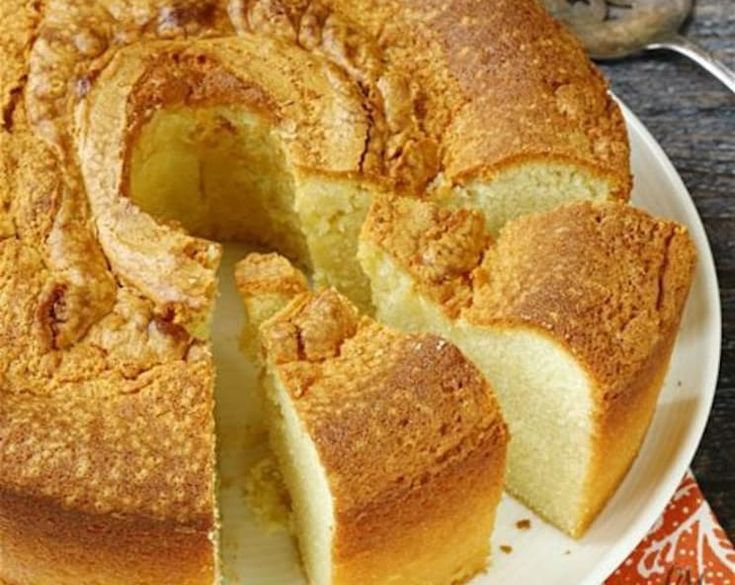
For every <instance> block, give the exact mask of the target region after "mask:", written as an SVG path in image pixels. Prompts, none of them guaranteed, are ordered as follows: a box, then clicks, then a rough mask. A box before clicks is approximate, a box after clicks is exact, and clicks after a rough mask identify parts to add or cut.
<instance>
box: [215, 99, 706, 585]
mask: <svg viewBox="0 0 735 585" xmlns="http://www.w3.org/2000/svg"><path fill="white" fill-rule="evenodd" d="M623 110H624V113H625V118H626V121H627V124H628V131H629V134H630V142H631V146H632V165H633V173H634V175H635V189H634V192H633V203H634V204H635V205H638V206H640V207H643V208H645V209H647V210H649V211H651V212H653V213H654V214H656V215H660V216H662V217H669V218H672V219H675V220H678V221H680V222H682V223H684V224H686V225H687V226H688V227H689V229H690V231H691V234H692V237H693V238H694V241H695V243H696V246H697V251H698V253H699V263H698V267H697V273H696V278H695V281H694V285H693V288H692V291H691V295H690V297H689V301H688V303H687V308H686V311H685V314H684V319H683V324H682V328H681V331H680V333H679V338H678V342H677V344H676V348H675V350H674V355H673V359H672V362H671V367H670V369H669V373H668V376H667V378H666V382H665V384H664V387H663V390H662V393H661V398H660V400H659V404H658V408H657V410H656V414H655V416H654V419H653V422H652V424H651V428H650V430H649V432H648V436H647V437H646V440H645V443H644V444H643V448H642V450H641V453H640V455H639V457H638V459H637V460H636V462H635V464H634V465H633V467H632V469H631V471H630V473H629V474H628V476H627V478H626V479H625V481H624V482H623V484H622V485H621V487H620V489H619V490H618V492H617V493H616V495H615V496H614V497H613V499H612V500H611V501H610V503H609V504H608V506H607V508H606V509H605V510H604V512H603V513H602V515H601V516H600V517H599V518H598V519H597V520H596V522H595V523H594V524H593V525H592V528H591V529H590V530H589V532H588V533H587V534H586V535H585V537H584V538H583V539H582V540H579V541H574V540H572V539H570V538H568V537H567V536H565V535H563V534H562V533H561V532H559V531H557V530H555V529H554V528H552V527H550V526H548V525H546V524H545V523H544V522H543V521H541V520H540V519H538V518H537V517H536V516H535V515H534V514H532V513H531V512H530V511H528V510H527V509H526V508H524V507H523V506H521V505H520V504H518V503H517V502H515V501H514V500H512V499H511V498H509V497H504V498H503V500H502V502H501V504H500V508H499V511H498V518H497V523H496V526H495V531H494V533H493V538H492V540H493V542H492V544H493V560H492V568H491V570H490V573H489V574H488V575H483V576H480V577H478V578H477V579H475V580H474V581H473V582H472V583H473V585H485V584H491V583H492V584H494V585H498V584H506V583H508V584H514V585H515V584H519V583H522V584H523V585H534V584H539V585H540V584H543V585H555V584H559V585H570V584H576V583H582V584H588V585H598V584H599V583H601V582H602V581H604V580H605V579H606V578H607V576H608V575H609V574H610V573H612V572H613V571H614V570H615V568H616V567H617V566H618V565H619V564H620V563H621V562H622V561H623V560H624V559H625V557H626V556H627V555H628V554H629V553H630V552H631V551H632V550H633V549H634V548H635V546H636V545H637V544H638V543H639V542H640V540H641V539H642V538H643V536H644V535H645V534H646V531H647V530H648V529H649V527H650V526H651V525H652V524H653V523H654V521H655V520H656V518H657V517H658V515H659V514H660V513H661V511H662V510H663V508H664V506H665V505H666V503H667V502H668V500H669V499H670V497H671V496H672V495H673V493H674V490H675V489H676V487H677V485H678V483H679V481H680V480H681V478H682V476H683V475H684V472H685V471H686V469H687V467H688V465H689V463H690V462H691V459H692V457H693V455H694V452H695V450H696V448H697V445H698V444H699V440H700V438H701V436H702V433H703V431H704V428H705V424H706V422H707V416H708V414H709V411H710V407H711V405H712V399H713V397H714V392H715V386H716V382H717V372H718V367H719V359H720V302H719V294H718V286H717V277H716V275H715V269H714V263H713V260H712V253H711V251H710V248H709V244H708V242H707V238H706V235H705V232H704V228H703V227H702V223H701V221H700V219H699V216H698V215H697V211H696V209H695V207H694V205H693V204H692V201H691V199H690V197H689V194H688V193H687V190H686V188H685V187H684V184H683V183H682V181H681V179H680V177H679V175H678V174H677V172H676V171H675V170H674V167H673V166H672V165H671V162H670V161H669V159H668V158H667V157H666V155H665V154H664V152H663V151H662V150H661V148H660V147H659V145H658V144H657V143H656V141H655V140H654V139H653V137H652V136H651V135H650V134H649V133H648V131H647V130H646V129H645V127H644V126H643V125H642V124H641V122H640V121H639V120H638V119H637V118H636V117H635V116H634V115H633V114H632V113H631V112H630V111H629V110H628V109H627V108H625V107H624V106H623ZM243 253H244V249H242V248H236V247H231V248H229V249H228V250H226V254H225V263H224V270H223V271H222V277H223V283H222V295H221V297H220V300H219V303H218V309H217V314H216V316H215V324H214V340H215V342H214V350H215V356H216V359H217V361H218V367H219V370H218V371H219V379H218V422H219V425H220V434H221V437H222V439H221V441H222V443H221V475H222V486H221V490H220V499H221V504H222V510H223V520H224V526H223V533H222V544H223V561H224V573H225V578H226V583H227V585H235V584H240V583H243V584H245V583H246V584H247V585H276V584H278V585H302V584H303V583H304V580H303V577H302V576H301V572H300V570H299V568H298V565H297V563H296V557H295V553H294V548H293V545H292V543H291V541H290V539H289V537H288V535H287V534H286V533H285V532H283V531H280V532H278V531H277V532H271V533H268V532H266V531H264V530H263V529H262V528H260V527H259V526H258V525H256V524H255V523H254V522H253V519H252V516H251V514H250V512H249V510H248V509H247V506H246V505H245V502H244V498H243V487H242V484H243V478H244V476H245V470H246V469H247V466H248V465H249V464H250V463H252V462H253V461H254V460H256V459H257V457H258V455H259V453H260V452H261V449H262V447H258V446H257V445H254V444H253V442H252V440H248V439H247V438H246V437H247V436H248V435H247V434H246V433H245V432H244V429H245V427H246V426H247V425H248V424H249V423H254V422H257V418H258V413H257V409H253V408H252V406H251V403H249V402H248V399H247V398H246V397H247V395H248V390H247V389H248V388H249V387H252V386H253V385H254V380H253V372H252V369H251V368H250V366H248V365H247V364H245V363H244V362H243V359H242V357H241V355H240V353H239V352H238V349H237V339H238V337H239V332H240V327H241V322H242V310H241V308H240V301H239V299H238V298H237V295H236V294H235V291H234V285H233V283H232V280H231V272H232V271H231V266H232V263H233V262H234V261H236V260H237V259H239V258H240V257H242V255H243ZM523 518H530V519H531V525H532V527H531V529H530V530H526V531H520V530H518V529H517V528H516V526H515V523H516V521H518V520H520V519H523ZM501 544H506V545H509V546H511V547H512V549H513V550H512V553H510V554H503V553H502V552H500V551H499V549H498V547H499V545H501Z"/></svg>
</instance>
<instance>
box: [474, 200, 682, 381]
mask: <svg viewBox="0 0 735 585" xmlns="http://www.w3.org/2000/svg"><path fill="white" fill-rule="evenodd" d="M695 258H696V253H695V250H694V245H693V243H692V240H691V238H690V237H689V234H688V233H687V230H686V228H685V227H684V226H682V225H680V224H678V223H676V222H673V221H670V220H664V219H656V218H653V217H652V216H650V215H649V214H648V213H646V212H644V211H641V210H639V209H636V208H634V207H629V206H627V205H622V204H615V203H610V204H599V205H593V204H590V203H579V204H572V205H567V206H564V207H561V208H559V209H557V210H555V211H553V212H551V213H547V214H539V215H533V216H526V217H523V218H520V219H518V220H516V221H514V222H512V223H511V224H510V225H509V226H508V227H507V229H505V230H504V231H503V232H502V233H501V236H500V238H499V239H498V242H497V244H496V245H495V246H494V247H493V248H492V249H491V251H490V252H489V253H488V254H487V255H486V257H485V259H484V261H483V264H482V267H481V268H480V271H478V273H477V274H476V275H475V295H474V301H473V305H472V308H471V309H470V310H468V311H467V313H466V318H467V319H468V320H469V321H471V322H473V323H480V324H483V323H490V322H497V321H507V322H524V323H533V324H535V325H536V326H538V327H540V328H543V329H546V330H548V331H550V332H552V333H553V334H554V336H556V337H557V338H559V339H563V340H564V341H565V342H566V343H567V344H568V345H569V347H570V348H571V350H572V352H573V353H574V354H575V355H576V356H577V357H579V358H580V359H581V360H582V361H583V362H584V363H586V364H588V367H589V368H590V369H591V370H592V371H594V373H595V378H596V379H597V380H598V381H599V383H600V385H601V386H602V387H603V388H605V391H606V392H607V393H610V394H611V395H614V394H617V393H619V392H622V391H624V390H625V389H626V388H628V387H630V385H631V384H632V383H633V380H635V378H636V376H637V375H638V373H639V372H640V371H641V369H642V368H643V367H645V365H646V363H647V362H648V360H649V359H650V357H651V355H652V354H653V353H654V352H655V349H656V347H657V346H658V345H660V344H662V343H667V342H668V340H669V339H670V338H671V337H672V336H673V337H675V336H676V330H677V328H678V323H679V318H680V316H681V311H682V308H683V306H684V301H685V300H686V297H687V293H688V292H689V286H690V284H691V281H692V274H693V270H694V264H695Z"/></svg>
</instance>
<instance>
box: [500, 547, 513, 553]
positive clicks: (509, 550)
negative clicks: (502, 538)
mask: <svg viewBox="0 0 735 585" xmlns="http://www.w3.org/2000/svg"><path fill="white" fill-rule="evenodd" d="M500 550H501V551H503V552H504V553H505V554H507V555H509V554H510V553H512V552H513V547H512V546H508V545H507V544H501V545H500Z"/></svg>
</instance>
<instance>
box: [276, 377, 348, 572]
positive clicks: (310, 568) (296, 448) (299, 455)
mask: <svg viewBox="0 0 735 585" xmlns="http://www.w3.org/2000/svg"><path fill="white" fill-rule="evenodd" d="M266 389H267V390H266V391H267V393H268V400H269V402H268V418H269V425H268V426H269V431H270V432H269V435H270V444H271V448H272V449H273V451H274V454H275V456H276V459H277V460H278V462H279V466H280V469H281V473H282V475H283V479H284V482H285V483H286V487H287V488H288V492H289V495H290V497H291V507H292V510H293V520H294V522H295V524H296V525H295V529H296V534H298V538H299V549H300V553H301V561H302V563H303V565H304V570H305V571H306V574H307V576H308V581H309V583H311V584H312V585H329V584H330V583H331V582H332V565H331V561H332V534H333V530H334V522H335V521H334V506H333V504H332V496H331V492H330V489H329V482H328V479H327V474H326V471H325V469H324V467H323V466H322V464H321V461H320V458H319V454H318V452H317V448H316V445H315V444H314V442H313V441H312V439H311V437H310V435H309V433H308V431H307V429H306V428H304V424H303V422H302V420H301V418H300V417H299V415H298V413H297V411H296V407H295V405H294V404H293V401H292V399H291V395H290V394H289V392H288V390H287V389H286V388H285V387H284V386H283V384H282V383H281V382H280V380H279V379H278V375H277V374H269V376H268V379H267V381H266Z"/></svg>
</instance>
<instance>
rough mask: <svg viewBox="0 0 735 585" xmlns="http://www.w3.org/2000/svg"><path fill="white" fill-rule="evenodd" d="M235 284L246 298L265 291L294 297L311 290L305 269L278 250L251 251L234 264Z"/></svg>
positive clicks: (257, 295) (263, 293) (259, 295)
mask: <svg viewBox="0 0 735 585" xmlns="http://www.w3.org/2000/svg"><path fill="white" fill-rule="evenodd" d="M235 285H236V286H237V290H238V292H239V293H240V296H241V297H242V298H243V299H249V298H251V297H261V296H264V295H280V296H283V297H284V298H293V297H295V296H296V295H298V294H300V293H304V292H307V291H308V290H309V284H308V283H307V282H306V277H305V276H304V273H303V272H301V271H300V270H298V269H297V268H295V267H294V266H293V264H291V263H290V262H289V261H288V260H286V259H285V258H284V257H283V256H281V255H280V254H276V253H271V254H248V255H247V256H246V257H245V258H244V259H243V260H241V261H240V262H238V263H237V266H235Z"/></svg>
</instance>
